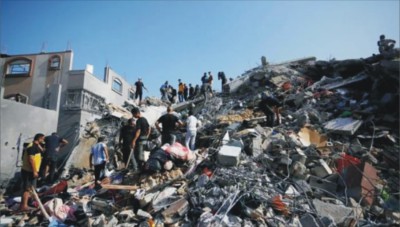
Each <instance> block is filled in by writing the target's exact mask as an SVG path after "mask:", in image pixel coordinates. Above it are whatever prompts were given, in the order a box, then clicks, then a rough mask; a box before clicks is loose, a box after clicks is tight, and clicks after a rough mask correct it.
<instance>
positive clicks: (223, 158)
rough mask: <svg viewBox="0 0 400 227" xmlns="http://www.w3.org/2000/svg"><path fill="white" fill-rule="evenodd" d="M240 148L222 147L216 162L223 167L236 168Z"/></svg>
mask: <svg viewBox="0 0 400 227" xmlns="http://www.w3.org/2000/svg"><path fill="white" fill-rule="evenodd" d="M241 151H242V148H241V147H238V146H229V145H223V146H222V147H221V149H220V150H219V151H218V156H217V160H218V162H219V163H220V164H221V165H224V166H236V165H238V164H239V161H240V153H241Z"/></svg>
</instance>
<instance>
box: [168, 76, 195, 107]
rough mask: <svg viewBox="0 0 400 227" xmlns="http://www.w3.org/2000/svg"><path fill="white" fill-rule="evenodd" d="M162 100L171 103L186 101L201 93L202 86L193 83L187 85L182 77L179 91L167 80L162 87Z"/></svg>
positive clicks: (179, 81)
mask: <svg viewBox="0 0 400 227" xmlns="http://www.w3.org/2000/svg"><path fill="white" fill-rule="evenodd" d="M160 93H161V100H163V101H168V102H170V103H177V102H185V101H188V100H192V99H194V98H195V97H196V96H197V95H199V94H200V86H199V85H196V86H195V87H194V86H192V84H189V86H188V85H186V83H183V82H182V80H181V79H179V80H178V91H177V90H176V89H175V88H174V87H173V86H172V85H170V84H168V81H165V83H164V84H162V85H161V87H160Z"/></svg>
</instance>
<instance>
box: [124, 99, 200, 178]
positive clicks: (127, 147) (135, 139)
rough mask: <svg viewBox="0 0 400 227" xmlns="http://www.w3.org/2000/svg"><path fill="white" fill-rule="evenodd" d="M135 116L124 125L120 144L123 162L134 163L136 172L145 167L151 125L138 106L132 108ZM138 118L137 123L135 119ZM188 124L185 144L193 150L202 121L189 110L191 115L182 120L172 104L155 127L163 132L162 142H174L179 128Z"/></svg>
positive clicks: (133, 166)
mask: <svg viewBox="0 0 400 227" xmlns="http://www.w3.org/2000/svg"><path fill="white" fill-rule="evenodd" d="M131 112H132V115H133V118H132V119H129V120H128V121H127V124H126V125H124V126H122V127H121V129H120V135H119V145H120V148H121V151H122V155H123V158H122V160H123V162H124V164H125V166H126V167H128V165H129V163H132V169H133V171H134V172H140V171H142V170H145V169H144V145H145V144H146V142H147V141H148V139H149V136H150V133H151V130H152V129H151V127H150V125H149V123H148V121H147V119H146V118H145V117H143V116H142V114H141V112H140V110H139V109H138V108H134V109H132V111H131ZM134 119H136V123H135V120H134ZM184 126H186V136H185V146H186V147H187V148H189V149H191V150H194V149H195V142H196V134H197V128H198V127H199V126H200V121H199V120H198V119H197V118H196V117H195V116H194V115H193V111H189V116H188V117H187V119H186V121H185V122H182V121H181V120H180V119H179V118H178V116H177V115H176V114H175V113H174V111H173V109H172V107H171V106H169V107H168V108H167V113H166V114H164V115H162V116H161V117H160V118H158V119H157V121H156V122H155V129H156V130H157V131H158V132H159V133H160V134H161V144H162V145H164V144H170V145H172V144H174V143H175V142H176V141H178V139H177V137H178V134H179V128H180V127H184Z"/></svg>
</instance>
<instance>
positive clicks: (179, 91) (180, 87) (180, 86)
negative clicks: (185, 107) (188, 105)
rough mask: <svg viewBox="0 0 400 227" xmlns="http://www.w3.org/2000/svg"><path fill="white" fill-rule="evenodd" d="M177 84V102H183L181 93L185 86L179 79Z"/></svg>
mask: <svg viewBox="0 0 400 227" xmlns="http://www.w3.org/2000/svg"><path fill="white" fill-rule="evenodd" d="M178 82H179V84H178V99H179V102H183V100H184V97H183V92H184V90H185V85H184V83H182V81H181V79H179V80H178Z"/></svg>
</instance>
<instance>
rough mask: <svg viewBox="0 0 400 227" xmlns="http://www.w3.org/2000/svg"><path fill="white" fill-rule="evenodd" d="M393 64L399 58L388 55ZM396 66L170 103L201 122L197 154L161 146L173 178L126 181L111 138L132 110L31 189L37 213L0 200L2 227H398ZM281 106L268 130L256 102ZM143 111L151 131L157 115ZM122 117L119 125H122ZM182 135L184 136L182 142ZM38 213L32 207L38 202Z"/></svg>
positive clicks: (255, 72)
mask: <svg viewBox="0 0 400 227" xmlns="http://www.w3.org/2000/svg"><path fill="white" fill-rule="evenodd" d="M397 53H398V52H397ZM399 61H400V58H399V55H398V54H397V55H396V56H394V57H393V58H389V59H388V58H384V57H383V56H381V55H374V56H371V57H368V58H365V59H348V60H340V61H339V60H331V61H317V60H316V59H315V58H313V57H310V58H303V59H297V60H293V61H288V62H284V63H281V64H268V63H266V60H265V58H263V61H262V63H263V64H262V65H261V66H259V67H256V68H253V69H250V70H248V71H246V72H245V73H244V74H243V75H242V76H240V77H238V78H236V79H234V80H233V81H230V82H228V83H227V84H225V85H224V87H223V92H221V93H220V94H217V95H214V96H212V95H209V94H206V96H205V97H197V98H195V99H194V100H191V101H188V102H184V103H179V104H175V105H174V106H173V107H174V110H175V111H176V112H177V114H178V115H180V117H181V118H182V119H184V118H185V116H186V115H187V112H188V110H189V109H190V110H192V111H194V113H195V115H196V116H197V117H198V118H199V119H201V122H202V125H201V127H200V128H199V129H198V136H197V141H196V147H197V148H198V149H196V150H194V151H190V150H188V149H187V148H185V147H183V146H181V144H184V143H183V141H182V140H181V139H179V137H178V143H176V144H172V145H170V147H161V144H160V143H159V135H154V136H153V137H152V140H150V141H149V143H148V144H147V149H146V150H147V152H146V154H147V155H148V156H149V155H150V154H151V153H153V152H156V151H159V150H160V149H161V152H164V151H165V152H169V153H170V154H173V156H174V157H175V159H174V168H173V169H172V170H162V171H159V172H156V173H141V174H137V173H133V172H131V171H130V170H129V169H126V168H124V167H123V165H121V163H120V161H119V160H120V154H119V153H120V151H119V148H118V145H117V141H118V136H119V134H118V129H119V127H120V126H121V125H122V124H123V122H124V121H125V120H126V119H128V118H130V117H131V116H130V115H129V114H130V113H129V108H127V110H128V111H126V110H118V108H113V109H112V110H113V111H110V114H107V115H105V116H104V117H103V118H101V119H98V120H95V121H93V122H90V123H88V124H87V125H86V127H85V129H84V131H83V132H82V134H81V138H80V141H79V144H78V145H77V146H76V147H75V148H74V151H73V153H72V155H71V156H70V158H69V160H68V161H67V164H66V167H65V168H64V172H63V174H62V175H61V176H60V179H59V180H60V181H59V183H58V184H56V185H53V186H51V187H50V186H47V187H42V188H38V195H39V196H38V197H39V198H40V199H39V200H37V201H32V203H33V205H36V207H38V208H37V209H35V210H34V211H33V212H32V213H30V214H19V213H15V212H14V210H15V209H16V207H17V205H18V199H17V198H18V196H19V195H15V194H13V193H8V194H4V195H3V202H2V209H1V215H2V218H1V219H2V223H6V224H10V225H15V224H19V225H26V226H37V225H45V224H47V225H49V226H57V225H67V226H68V225H74V226H87V225H89V226H132V225H138V226H164V225H165V226H307V227H308V226H378V225H379V226H392V225H399V224H400V204H399V199H400V198H399V196H400V192H399V188H400V187H399V182H400V181H399V180H400V179H399V177H400V174H399V173H400V172H399V162H400V160H399V158H400V157H399V127H398V126H399V119H400V118H399V68H400V62H399ZM260 94H267V95H272V94H275V95H279V96H281V97H282V98H283V104H284V105H283V109H282V110H281V112H280V115H281V117H280V121H281V122H280V124H278V125H277V126H274V127H267V126H266V123H267V122H266V121H267V120H266V117H265V115H264V113H263V112H261V111H260V109H259V107H258V103H259V102H260V100H261V98H262V96H261V95H260ZM146 102H147V104H148V105H147V106H145V107H141V111H142V113H143V115H144V116H145V117H146V118H148V119H149V122H150V123H151V124H152V125H153V124H154V122H155V121H156V120H157V118H158V117H159V116H161V114H163V112H164V111H165V106H166V104H164V103H162V102H160V101H159V100H153V99H147V100H146ZM124 114H126V116H125V117H123V116H124ZM181 133H182V135H183V134H184V133H185V132H184V130H182V131H181ZM100 135H104V136H106V138H107V140H108V142H107V143H108V147H109V148H110V151H111V152H110V153H111V156H112V157H114V158H113V161H112V162H111V163H110V164H109V165H108V167H107V169H106V171H105V173H104V175H105V176H106V177H105V178H104V179H103V181H102V185H101V186H102V188H101V189H100V190H96V189H95V188H94V187H93V184H94V183H93V172H92V171H91V170H89V169H88V161H87V160H88V158H87V157H88V156H89V153H88V152H89V148H90V146H91V145H93V144H94V143H95V141H96V138H97V137H98V136H100ZM35 202H36V203H35Z"/></svg>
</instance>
